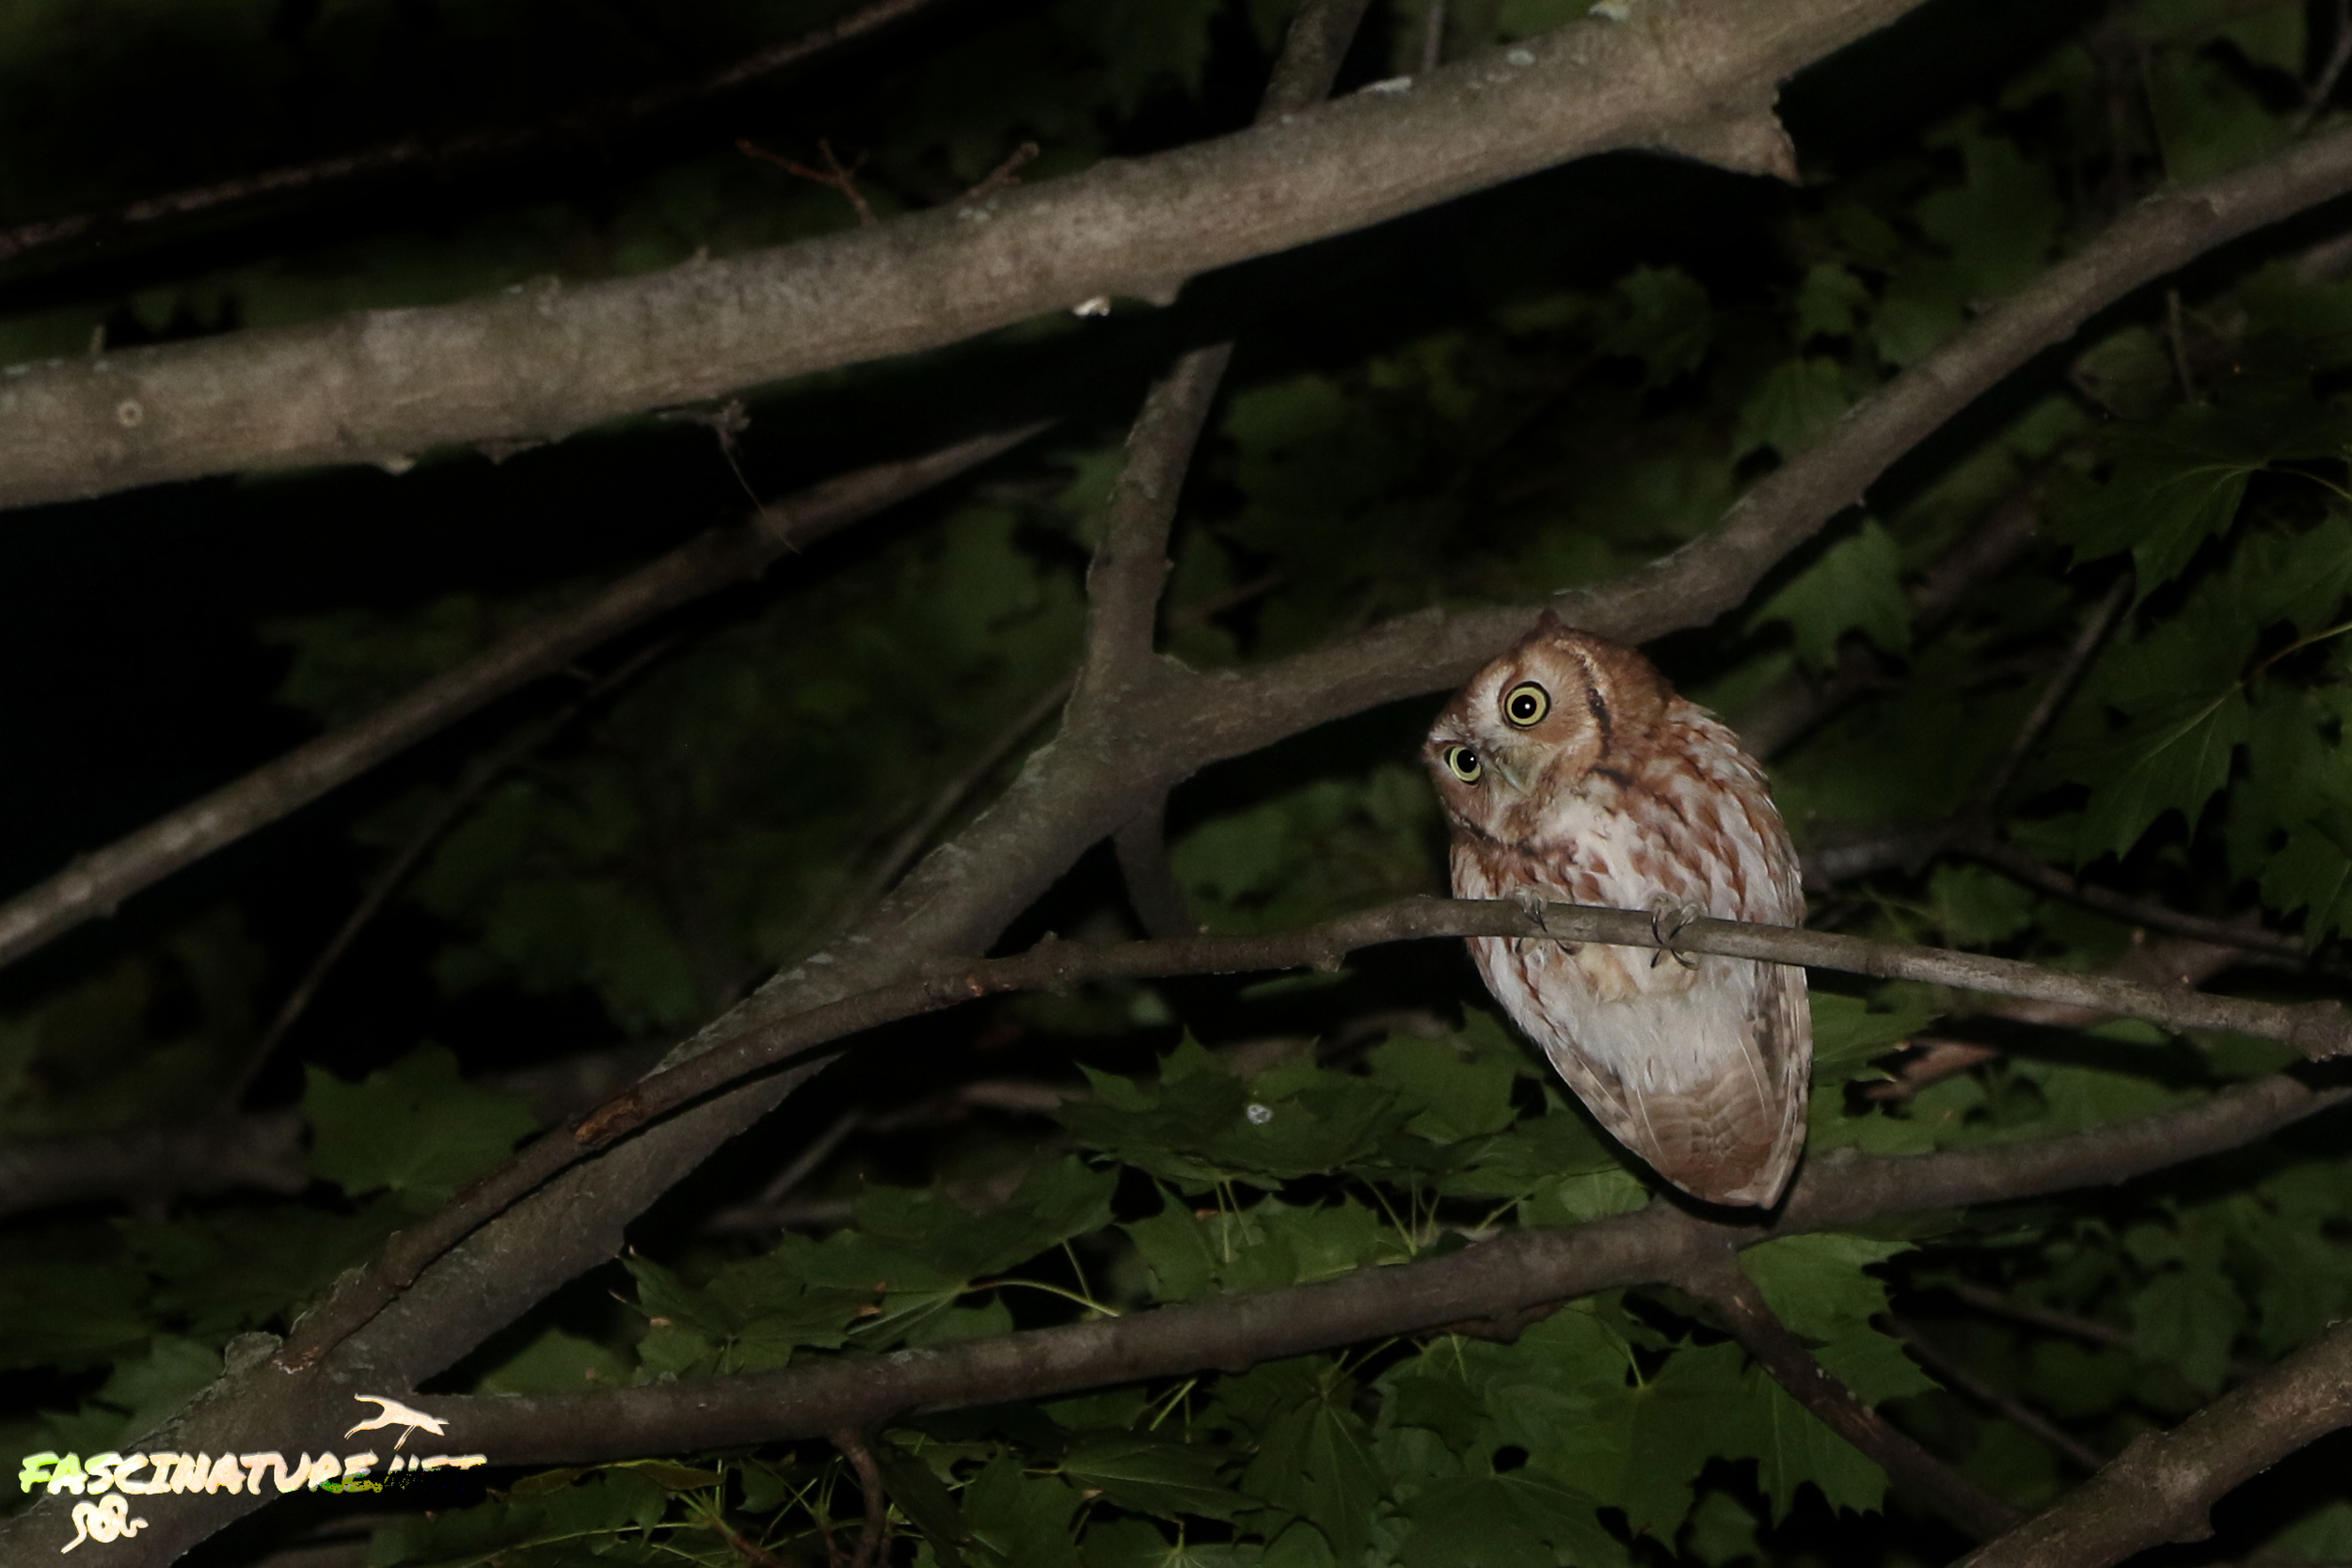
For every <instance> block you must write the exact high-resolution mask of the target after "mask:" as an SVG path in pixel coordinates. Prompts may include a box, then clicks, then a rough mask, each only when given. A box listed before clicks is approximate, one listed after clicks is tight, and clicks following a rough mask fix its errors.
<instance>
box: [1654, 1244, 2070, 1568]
mask: <svg viewBox="0 0 2352 1568" xmlns="http://www.w3.org/2000/svg"><path fill="white" fill-rule="evenodd" d="M1673 1277H1674V1282H1675V1283H1676V1284H1677V1285H1679V1286H1681V1287H1682V1288H1683V1289H1684V1290H1686V1291H1690V1292H1691V1293H1692V1295H1694V1296H1697V1297H1699V1298H1700V1299H1701V1300H1703V1301H1705V1302H1707V1303H1708V1305H1709V1306H1711V1307H1714V1308H1715V1309H1716V1310H1717V1311H1718V1312H1720V1313H1722V1314H1723V1317H1724V1323H1725V1325H1726V1326H1727V1327H1729V1328H1730V1330H1731V1333H1732V1337H1733V1338H1736V1339H1738V1340H1739V1341H1740V1347H1741V1348H1742V1349H1744V1350H1745V1351H1746V1352H1747V1353H1748V1354H1749V1355H1751V1356H1753V1357H1754V1358H1755V1360H1756V1364H1757V1365H1758V1366H1760V1367H1762V1368H1763V1369H1764V1370H1766V1371H1768V1372H1770V1373H1772V1380H1773V1381H1774V1382H1775V1383H1778V1384H1779V1385H1780V1386H1782V1387H1783V1388H1786V1389H1787V1390H1788V1397H1789V1398H1791V1399H1793V1400H1795V1401H1796V1402H1798V1403H1799V1404H1802V1405H1804V1407H1805V1408H1806V1409H1807V1410H1810V1411H1811V1412H1813V1414H1814V1415H1815V1416H1817V1417H1819V1418H1820V1420H1821V1422H1822V1423H1823V1424H1824V1425H1826V1426H1827V1427H1828V1428H1829V1429H1830V1430H1831V1431H1832V1432H1835V1433H1837V1435H1838V1436H1840V1437H1843V1438H1844V1439H1845V1440H1846V1441H1847V1442H1849V1443H1851V1444H1852V1445H1853V1446H1854V1447H1855V1448H1857V1449H1861V1450H1862V1451H1863V1452H1864V1453H1865V1454H1867V1455H1868V1456H1869V1457H1870V1458H1871V1459H1872V1460H1874V1461H1876V1462H1877V1463H1878V1465H1879V1467H1880V1468H1882V1469H1883V1470H1884V1471H1885V1472H1886V1473H1887V1475H1888V1476H1889V1477H1891V1478H1893V1480H1894V1481H1895V1484H1896V1485H1897V1486H1899V1487H1900V1488H1902V1489H1903V1490H1904V1491H1906V1492H1910V1493H1912V1494H1914V1495H1915V1496H1916V1497H1918V1498H1919V1499H1920V1500H1921V1501H1923V1502H1925V1503H1927V1504H1928V1505H1929V1506H1931V1507H1932V1508H1933V1509H1934V1510H1935V1511H1936V1512H1937V1513H1941V1514H1943V1515H1944V1516H1945V1517H1947V1518H1948V1519H1949V1520H1951V1521H1952V1523H1954V1524H1956V1525H1958V1526H1960V1528H1963V1529H1964V1530H1966V1531H1968V1532H1969V1533H1970V1534H1971V1535H1974V1536H1976V1537H1977V1538H1978V1539H1979V1540H1980V1541H1981V1540H1987V1539H1989V1538H1991V1537H1993V1536H1995V1535H1998V1534H2000V1533H2001V1532H2002V1531H2003V1530H2006V1529H2010V1528H2013V1527H2015V1526H2016V1525H2017V1523H2018V1522H2019V1521H2020V1520H2021V1519H2022V1518H2023V1517H2024V1515H2023V1514H2022V1513H2019V1511H2018V1510H2017V1509H2015V1508H2013V1507H2011V1506H2010V1504H2008V1503H2006V1502H2003V1501H2002V1500H2001V1499H2000V1498H1998V1497H1994V1496H1993V1495H1992V1494H1991V1493H1989V1492H1986V1491H1984V1490H1983V1489H1982V1488H1980V1487H1979V1486H1978V1485H1977V1484H1976V1482H1974V1481H1970V1480H1968V1478H1967V1477H1965V1476H1963V1475H1962V1474H1961V1473H1960V1472H1959V1471H1957V1470H1955V1469H1953V1468H1952V1467H1951V1466H1950V1465H1946V1464H1945V1463H1944V1462H1943V1461H1942V1460H1940V1459H1938V1458H1936V1457H1935V1456H1934V1455H1933V1454H1931V1453H1930V1452H1928V1450H1927V1449H1923V1448H1921V1447H1920V1446H1919V1445H1918V1444H1917V1443H1916V1442H1915V1441H1913V1440H1912V1439H1911V1438H1910V1437H1908V1436H1906V1435H1904V1434H1903V1433H1899V1432H1898V1431H1896V1430H1895V1428H1894V1427H1893V1426H1892V1425H1891V1424H1889V1423H1888V1421H1887V1420H1886V1418H1884V1417H1883V1416H1881V1415H1880V1414H1879V1413H1878V1412H1877V1411H1875V1410H1873V1409H1871V1408H1870V1407H1869V1406H1868V1405H1867V1404H1864V1403H1863V1402H1861V1401H1860V1400H1859V1399H1857V1398H1855V1397H1854V1392H1853V1390H1852V1389H1851V1388H1849V1387H1847V1386H1845V1384H1843V1383H1842V1382H1840V1381H1838V1379H1837V1378H1836V1376H1835V1375H1833V1374H1832V1373H1831V1371H1830V1370H1829V1369H1828V1368H1826V1367H1824V1366H1822V1365H1821V1363H1820V1360H1819V1359H1817V1358H1816V1357H1815V1356H1814V1354H1813V1353H1812V1352H1811V1351H1809V1350H1807V1349H1806V1348H1805V1345H1804V1340H1802V1339H1800V1338H1797V1336H1796V1334H1795V1332H1794V1331H1793V1330H1791V1329H1790V1328H1789V1327H1788V1324H1787V1323H1782V1322H1781V1321H1780V1318H1779V1316H1778V1315H1777V1314H1775V1313H1774V1312H1773V1311H1772V1307H1770V1306H1768V1305H1767V1304H1766V1303H1765V1300H1764V1292H1763V1291H1760V1290H1758V1289H1756V1283H1755V1281H1753V1280H1751V1279H1750V1278H1749V1277H1748V1276H1747V1275H1746V1274H1745V1273H1744V1272H1743V1271H1742V1270H1741V1269H1740V1262H1739V1259H1738V1256H1737V1255H1736V1254H1735V1253H1734V1252H1733V1250H1732V1248H1731V1247H1730V1246H1729V1245H1724V1246H1717V1247H1709V1248H1697V1249H1694V1251H1693V1255H1692V1259H1691V1261H1690V1263H1689V1264H1688V1265H1686V1267H1685V1268H1684V1269H1683V1270H1682V1271H1680V1272H1678V1273H1677V1274H1676V1275H1674V1276H1673Z"/></svg>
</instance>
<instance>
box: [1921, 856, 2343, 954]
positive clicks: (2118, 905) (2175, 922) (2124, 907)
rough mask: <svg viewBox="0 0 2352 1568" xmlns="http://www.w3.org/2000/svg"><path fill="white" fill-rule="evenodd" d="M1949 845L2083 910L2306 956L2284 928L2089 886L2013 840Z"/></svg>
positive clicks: (2255, 949)
mask: <svg viewBox="0 0 2352 1568" xmlns="http://www.w3.org/2000/svg"><path fill="white" fill-rule="evenodd" d="M1952 847H1953V848H1954V849H1956V850H1958V851H1959V852H1960V853H1962V854H1963V855H1966V856H1968V857H1970V858H1971V859H1973V860H1980V861H1982V862H1984V863H1986V864H1987V865H1992V866H1996V867H1998V868H1999V869H2000V870H2002V871H2004V872H2006V873H2008V874H2009V875H2010V876H2011V877H2014V878H2016V879H2017V880H2019V881H2021V882H2024V883H2026V885H2027V886H2029V887H2037V888H2040V889H2041V890H2042V892H2044V893H2049V894H2055V895H2058V897H2060V898H2065V899H2069V900H2071V901H2073V902H2074V903H2077V904H2080V905H2082V906H2083V907H2084V908H2085V909H2090V910H2097V911H2099V912H2100V913H2102V914H2111V915H2113V916H2115V917H2116V918H2117V919H2119V920H2128V921H2130V922H2131V923H2132V924H2133V925H2135V926H2144V927H2149V928H2150V929H2152V930H2158V931H2170V932H2173V933H2175V934H2176V935H2179V936H2185V937H2194V938H2196V939H2197V940H2198V941H2200V942H2213V943H2214V944H2216V945H2217V946H2220V947H2235V948H2238V949H2240V950H2241V951H2244V952H2248V953H2273V954H2276V955H2278V956H2279V957H2280V958H2294V959H2296V960H2298V961H2303V960H2308V959H2309V958H2311V956H2312V955H2311V949H2309V948H2308V947H2306V946H2304V945H2303V942H2302V940H2301V939H2300V938H2297V937H2292V936H2289V935H2287V934H2286V933H2285V932H2284V931H2273V930H2267V929H2265V928H2264V927H2260V926H2252V925H2248V924H2246V923H2244V922H2241V921H2235V920H2209V919H2207V918H2206V917H2204V916H2203V915H2196V914H2187V913H2185V912H2183V911H2179V910H2175V909H2171V908H2169V907H2168V906H2166V905H2163V904H2158V903H2154V902H2153V901H2151V900H2149V899H2145V898H2134V897H2131V896H2130V895H2127V894H2121V893H2116V892H2113V891H2111V890H2109V889H2106V888H2103V887H2093V886H2091V885H2090V883H2088V882H2085V881H2083V880H2081V879H2078V878H2074V877H2070V876H2068V875H2067V874H2066V873H2065V872H2063V871H2060V870H2059V869H2058V867H2057V866H2054V865H2050V864H2047V863H2044V862H2042V861H2039V860H2036V859H2035V858H2034V857H2033V856H2031V855H2028V854H2026V852H2025V851H2024V850H2023V849H2020V848H2017V847H2015V846H2013V845H2010V844H2004V843H2002V842H2001V841H2000V840H1999V839H1996V838H1994V836H1993V835H1992V834H1990V833H1974V834H1970V835H1969V836H1967V837H1965V838H1963V839H1960V840H1958V841H1957V842H1956V843H1954V844H1953V846H1952Z"/></svg>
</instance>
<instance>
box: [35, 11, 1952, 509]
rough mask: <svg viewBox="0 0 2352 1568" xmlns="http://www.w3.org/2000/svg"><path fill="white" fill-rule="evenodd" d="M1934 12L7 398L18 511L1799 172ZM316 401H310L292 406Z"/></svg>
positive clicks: (1565, 76) (1336, 112) (1497, 86)
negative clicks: (1829, 86) (1804, 154)
mask: <svg viewBox="0 0 2352 1568" xmlns="http://www.w3.org/2000/svg"><path fill="white" fill-rule="evenodd" d="M1915 4H1917V0H1672V3H1659V4H1652V5H1645V6H1641V7H1638V8H1634V9H1633V10H1632V11H1631V13H1630V14H1629V16H1628V17H1627V19H1626V20H1623V21H1613V20H1610V19H1609V18H1607V17H1597V18H1595V19H1592V20H1590V21H1583V22H1579V23H1576V24H1572V25H1570V26H1567V27H1565V28H1563V29H1561V30H1560V31H1559V32H1557V33H1554V34H1551V35H1549V37H1545V38H1539V39H1531V40H1527V41H1526V42H1524V43H1519V44H1515V45H1513V46H1511V47H1510V48H1509V49H1508V50H1494V51H1489V52H1487V53H1486V54H1484V55H1477V56H1474V57H1471V58H1468V59H1465V60H1462V61H1459V62H1457V63H1455V64H1453V65H1448V66H1444V67H1441V68H1439V69H1438V71H1434V72H1431V73H1430V74H1428V75H1426V76H1423V77H1421V78H1417V79H1416V80H1415V81H1414V82H1413V84H1412V87H1411V88H1410V90H1407V91H1401V92H1381V93H1373V94H1365V95H1359V96H1356V97H1352V98H1349V99H1346V100H1343V101H1341V102H1339V103H1332V104H1329V105H1327V106H1324V107H1320V108H1315V109H1311V110H1301V111H1299V112H1296V113H1294V114H1286V115H1283V116H1281V117H1279V119H1277V120H1276V121H1275V122H1274V123H1272V124H1267V125H1263V126H1260V127H1257V128H1255V129H1252V130H1249V131H1246V132H1242V133H1239V134H1236V135H1230V136H1224V137H1220V138H1217V139H1215V140H1212V141H1208V142H1203V143H1200V144H1199V145H1196V146H1192V147H1185V148H1181V149H1178V150H1174V151H1171V152H1165V153H1161V154H1158V155H1157V156H1154V157H1150V158H1141V159H1136V160H1132V161H1127V160H1114V161H1109V162H1105V163H1103V164H1101V165H1098V166H1095V167H1094V168H1092V169H1089V170H1088V171H1087V172H1085V173H1083V174H1078V175H1073V176H1072V177H1070V178H1068V179H1064V180H1055V181H1048V182H1043V183H1041V184H1034V185H1026V186H1022V187H1019V188H1017V189H1013V190H1000V191H996V192H993V193H991V194H989V195H988V196H986V197H985V198H981V199H978V200H975V201H968V202H957V203H954V204H951V205H950V206H948V207H946V208H944V209H940V210H937V211H933V212H930V213H924V214H915V215H913V216H910V217H903V218H899V219H897V220H895V221H893V222H890V223H885V224H881V225H878V226H876V227H874V228H871V229H860V230H853V231H850V232H845V233H841V234H835V235H831V236H827V237H825V238H823V239H818V240H814V241H810V242H806V243H804V244H801V245H787V246H783V247H780V248H777V249H773V250H767V251H760V252H755V253H753V254H750V255H746V256H740V257H735V258H730V259H725V260H716V261H692V262H689V263H687V264H685V265H682V266H679V267H676V268H674V269H672V270H670V271H668V272H665V273H660V274H656V275H654V276H651V277H637V278H627V279H615V280H612V281H609V282H602V283H596V284H592V285H589V286H586V287H582V288H577V289H532V290H527V291H523V292H518V293H506V294H501V295H498V296H496V297H493V298H490V299H484V300H476V301H472V302H469V303H467V304H463V305H455V306H446V307H438V308H431V309H409V310H386V311H376V312H372V313H365V314H359V315H353V316H346V317H342V318H340V319H336V320H331V321H325V322H319V323H314V324H311V325H303V326H294V327H285V328H271V329H257V330H251V331H245V332H236V333H230V334H225V335H223V336H220V337H217V338H213V339H208V340H205V341H199V342H193V343H186V344H174V345H159V346H154V347H148V348H139V349H134V350H129V351H125V352H121V353H117V354H109V355H105V356H100V357H97V358H93V359H86V360H84V359H77V360H71V361H56V362H51V363H46V364H40V365H30V366H18V367H12V368H11V371H10V373H9V375H8V378H7V379H6V380H5V381H0V505H24V504H26V503H29V502H34V501H42V500H56V499H70V498H72V497H78V496H91V495H99V494H103V493H105V492H108V491H113V490H119V489H123V488H127V487H129V486H132V485H137V484H149V483H156V482H158V481H161V480H169V479H185V478H191V477H194V476H196V475H199V474H207V473H223V472H230V471H235V470H240V469H246V468H255V467H287V466H292V465H301V464H312V463H349V462H380V461H384V460H386V459H389V458H396V457H403V456H409V455H413V454H415V453H417V452H420V451H424V450H426V449H428V448H431V447H436V446H440V445H444V444H448V443H452V442H480V441H484V440H491V439H516V438H525V437H529V438H548V437H555V436H565V435H568V434H570V433H572V432H574V431H577V430H580V429H583V428H585V427H587V426H589V425H592V424H596V423H597V422H599V421H601V420H609V419H612V418H614V417H616V416H619V415H623V414H628V413H632V412H637V411H641V410H644V409H648V408H658V407H662V406H665V405H669V404H678V403H689V402H694V401H697V400H700V399H703V398H708V397H715V396H723V395H724V394H726V393H729V392H732V391H735V390H738V389H739V388H746V387H751V386H755V385H758V384H761V383H765V382H771V381H776V380H780V379H782V378H785V377H787V376H795V375H804V374H807V373H809V372H815V371H821V370H827V369H831V368H834V367H836V366H841V365H848V364H853V363H857V362H860V361H864V360H869V359H875V358H880V357H882V356H887V355H894V354H905V353H911V352H914V351H915V350H919V349H926V348H935V347H938V346H940V345H943V344H946V343H953V342H959V341H962V340H964V339H966V338H970V337H972V336H974V335H975V334H977V333H981V332H985V331H988V330H990V329H992V328H993V327H998V326H1004V325H1009V324H1011V323H1013V322H1017V321H1022V320H1025V319H1026V318H1028V317H1031V316H1035V315H1038V314H1040V313H1041V312H1048V311H1057V310H1067V309H1071V308H1072V307H1073V306H1074V305H1076V304H1077V303H1078V302H1080V301H1081V300H1086V299H1091V298H1094V297H1096V296H1098V295H1112V296H1117V295H1127V296H1140V297H1144V298H1157V299H1165V298H1168V296H1169V295H1170V294H1171V293H1172V292H1173V291H1174V290H1175V289H1176V288H1177V287H1178V286H1179V285H1180V284H1181V283H1182V282H1183V281H1184V279H1185V278H1187V277H1192V276H1194V275H1196V274H1199V273H1202V272H1207V271H1210V270H1212V269H1214V268H1217V267H1222V266H1227V265H1230V264H1232V263H1233V262H1236V261H1246V260H1248V259H1249V258H1252V257H1257V256H1265V255H1270V254H1272V253H1274V252H1276V251H1280V250H1287V249H1291V248H1293V247H1295V246H1297V245H1305V244H1307V243H1309V242H1310V241H1313V240H1320V239H1327V238H1329V237H1331V236H1333V235H1337V234H1343V233H1346V232H1349V231H1352V230H1359V229H1362V228H1365V227H1368V226H1370V225H1372V224H1375V223H1378V222H1381V221H1382V220H1384V219H1387V218H1391V217H1395V216H1398V215H1400V214H1405V213H1409V212H1413V211H1416V210H1418V209H1421V208H1423V207H1428V206H1431V205H1434V204H1436V203H1438V202H1441V201H1445V200H1448V199H1450V198H1454V197H1457V196H1462V195H1465V194H1467V193H1469V192H1471V191H1477V190H1483V189H1486V188H1487V187H1489V186H1493V185H1497V184H1500V183H1502V182H1505V181H1508V180H1512V179H1516V178H1518V177H1519V176H1521V175H1526V174H1532V173H1534V172H1535V171H1537V170H1539V169H1543V168H1548V167H1550V166H1553V165H1556V164H1561V163H1565V162H1567V161H1569V160H1571V159H1574V158H1580V157H1584V156H1587V155H1589V154H1592V153H1595V152H1600V151H1605V150H1615V149H1631V148H1657V149H1662V150H1672V151H1677V152H1681V153H1684V154H1686V155H1688V156H1692V157H1695V158H1700V159H1704V160H1707V161H1709V162H1714V163H1719V164H1722V165H1724V166H1728V167H1732V168H1735V169H1740V170H1742V171H1750V172H1762V173H1772V174H1781V175H1787V174H1790V173H1793V162H1792V160H1791V155H1790V152H1789V149H1788V140H1787V138H1786V136H1784V135H1782V134H1781V132H1780V129H1779V126H1778V124H1777V122H1776V121H1774V120H1773V119H1772V98H1773V92H1774V88H1775V87H1776V85H1777V84H1778V83H1779V82H1780V81H1781V80H1782V79H1783V78H1785V77H1787V76H1788V75H1790V74H1791V73H1793V72H1794V71H1798V70H1800V69H1802V68H1803V67H1804V66H1805V65H1808V64H1810V63H1811V62H1813V61H1815V60H1818V59H1820V58H1821V57H1822V56H1823V55H1828V54H1830V53H1831V52H1833V51H1835V50H1836V49H1838V48H1840V47H1842V46H1843V45H1845V44H1847V43H1850V42H1851V41H1852V40H1855V39H1857V38H1860V37H1862V36H1864V35H1865V34H1867V33H1869V32H1871V31H1874V30H1875V29H1877V28H1879V27H1881V26H1883V25H1884V24H1887V23H1888V22H1891V21H1893V20H1894V19H1895V18H1897V17H1899V16H1900V15H1901V14H1902V13H1903V12H1905V11H1907V10H1909V9H1911V8H1913V6H1915ZM288 388H301V389H302V394H303V395H301V396H289V395H288Z"/></svg>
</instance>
